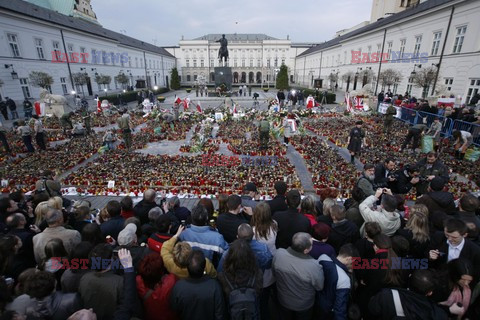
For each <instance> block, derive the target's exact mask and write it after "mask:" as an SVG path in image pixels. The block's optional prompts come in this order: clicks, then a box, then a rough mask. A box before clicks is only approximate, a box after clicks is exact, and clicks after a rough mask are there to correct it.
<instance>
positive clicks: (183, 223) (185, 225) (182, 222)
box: [180, 220, 187, 228]
mask: <svg viewBox="0 0 480 320" xmlns="http://www.w3.org/2000/svg"><path fill="white" fill-rule="evenodd" d="M180 224H181V225H182V226H183V227H184V228H186V227H187V223H186V222H185V220H182V221H180Z"/></svg>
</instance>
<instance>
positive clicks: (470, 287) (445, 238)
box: [0, 153, 480, 320]
mask: <svg viewBox="0 0 480 320" xmlns="http://www.w3.org/2000/svg"><path fill="white" fill-rule="evenodd" d="M435 156H436V155H435V154H434V153H432V154H428V156H427V158H426V159H425V161H424V164H425V167H424V168H422V167H415V168H408V169H406V170H404V172H403V173H405V175H406V177H405V178H401V177H399V176H397V175H398V174H401V173H400V172H395V171H394V162H393V161H392V160H391V159H385V161H384V162H382V163H380V164H378V165H377V166H372V165H365V167H364V172H363V174H362V177H361V178H360V179H359V180H358V182H357V183H356V185H355V187H354V189H353V191H352V197H351V198H350V199H347V200H346V201H345V203H343V204H341V203H339V202H338V201H337V200H336V199H335V198H330V196H332V195H330V194H328V193H325V194H322V196H321V197H320V198H318V197H317V196H316V195H306V196H303V197H302V195H301V194H300V192H299V191H298V190H296V189H291V188H289V187H288V186H287V184H286V183H285V182H283V181H278V182H276V183H275V184H274V186H273V187H274V189H275V191H276V195H275V197H274V198H273V199H272V200H269V201H259V200H258V198H259V193H258V189H257V186H256V184H255V183H252V182H248V183H246V184H245V185H244V186H243V188H242V192H241V193H240V194H238V195H237V194H231V195H227V194H220V195H218V197H217V201H218V205H214V203H213V202H212V200H211V199H210V198H203V199H200V200H199V201H198V202H197V204H196V205H195V206H194V207H193V208H192V209H191V211H190V210H189V209H188V208H186V207H183V206H181V203H180V199H179V198H178V197H175V196H174V197H171V198H165V197H164V195H162V194H157V192H155V191H154V190H151V189H149V190H146V191H145V192H144V193H143V199H142V200H141V201H140V202H138V203H137V204H135V205H134V202H133V199H132V198H130V197H129V196H125V197H123V198H121V199H120V201H116V200H111V201H109V202H108V203H107V205H106V206H105V208H103V209H102V210H100V211H98V212H97V211H96V210H94V209H93V208H91V204H90V203H89V202H88V201H86V200H78V201H75V202H73V203H72V202H71V201H70V200H68V199H66V198H62V196H61V193H60V183H59V182H57V181H55V179H54V178H55V177H54V173H52V172H43V173H42V175H41V177H39V180H38V181H37V183H36V186H35V191H34V193H33V195H32V196H26V195H25V194H24V193H22V192H12V193H10V194H9V195H8V197H3V198H2V199H0V218H1V221H0V229H1V231H2V237H1V238H0V268H1V269H0V271H1V274H2V278H1V280H0V286H1V287H2V290H1V291H0V292H2V294H1V300H0V308H1V312H2V319H59V320H60V319H130V318H132V317H136V318H140V319H159V318H161V319H394V318H399V317H400V318H401V317H402V316H403V317H405V318H406V319H477V318H478V316H479V315H480V310H479V307H480V284H478V283H479V282H478V281H479V276H480V273H479V270H480V247H479V245H480V219H479V217H478V214H479V213H480V212H479V211H480V200H479V198H478V197H476V196H474V195H473V194H470V193H465V194H464V195H463V196H462V197H461V198H460V199H459V201H458V203H457V202H455V201H454V196H453V195H452V193H450V192H449V191H448V189H447V188H446V182H447V179H448V172H447V171H446V168H445V167H444V166H442V165H441V164H439V163H438V162H437V158H436V157H435ZM422 170H426V171H422ZM419 172H422V174H423V175H425V176H426V177H427V179H426V181H423V182H421V181H419V179H418V178H417V173H419ZM232 179H234V178H232ZM405 184H406V185H405ZM420 185H423V186H424V187H425V188H421V187H420ZM412 186H414V187H416V188H417V191H418V192H419V193H420V194H421V196H419V197H418V198H417V201H416V202H415V203H410V204H408V206H407V205H406V204H405V203H404V198H403V197H402V194H405V193H406V189H405V188H408V187H412ZM422 190H423V191H422Z"/></svg>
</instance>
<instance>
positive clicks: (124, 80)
mask: <svg viewBox="0 0 480 320" xmlns="http://www.w3.org/2000/svg"><path fill="white" fill-rule="evenodd" d="M115 81H116V82H117V83H120V84H121V85H122V88H123V89H125V85H126V84H127V83H128V82H129V80H128V77H127V76H126V75H125V74H124V73H119V74H118V75H116V76H115Z"/></svg>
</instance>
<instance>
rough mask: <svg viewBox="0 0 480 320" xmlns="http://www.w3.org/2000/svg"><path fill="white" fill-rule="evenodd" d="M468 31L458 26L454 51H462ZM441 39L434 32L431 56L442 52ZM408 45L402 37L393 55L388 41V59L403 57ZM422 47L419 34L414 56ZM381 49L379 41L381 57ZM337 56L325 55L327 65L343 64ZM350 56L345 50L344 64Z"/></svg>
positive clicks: (370, 48)
mask: <svg viewBox="0 0 480 320" xmlns="http://www.w3.org/2000/svg"><path fill="white" fill-rule="evenodd" d="M466 33H467V26H461V27H457V28H456V33H455V40H454V43H453V47H452V53H461V52H462V47H463V43H464V40H465V34H466ZM441 40H442V31H436V32H434V33H433V40H432V46H431V49H430V52H429V54H430V56H437V55H439V54H440V43H441ZM406 45H407V39H401V40H400V47H399V50H398V52H394V53H393V55H392V51H393V41H388V42H387V43H386V50H385V49H384V50H385V52H386V54H387V59H401V58H402V57H403V56H404V53H405V47H406ZM421 48H422V35H418V36H416V37H415V44H414V48H413V52H412V54H413V56H419V55H421V54H422V53H423V52H421V50H422V49H421ZM381 50H382V44H380V43H378V44H377V51H376V54H377V57H380V52H381ZM358 51H359V52H362V48H359V49H358ZM367 52H368V56H369V57H371V54H372V46H368V47H367ZM336 58H337V60H336V61H335V57H334V56H330V57H325V61H326V67H333V66H335V65H339V64H341V60H340V54H338V55H337V57H336ZM349 58H351V57H348V55H347V51H344V54H343V64H347V62H349V61H348V59H349ZM360 59H362V57H361V55H360ZM313 63H314V64H315V62H313Z"/></svg>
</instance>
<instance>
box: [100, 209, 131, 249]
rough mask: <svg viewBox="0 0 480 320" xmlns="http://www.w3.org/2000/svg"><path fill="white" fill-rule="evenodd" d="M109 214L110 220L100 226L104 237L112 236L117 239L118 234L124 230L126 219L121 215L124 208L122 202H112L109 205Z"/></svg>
mask: <svg viewBox="0 0 480 320" xmlns="http://www.w3.org/2000/svg"><path fill="white" fill-rule="evenodd" d="M106 208H107V212H108V214H109V215H110V220H108V221H105V222H104V223H102V224H101V225H100V230H102V235H103V236H104V237H107V236H111V237H112V238H113V239H117V237H118V234H119V233H120V231H122V229H123V223H124V222H125V219H123V217H122V216H121V215H120V213H121V211H122V208H121V206H120V202H118V201H115V200H112V201H109V202H108V203H107V207H106Z"/></svg>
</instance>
